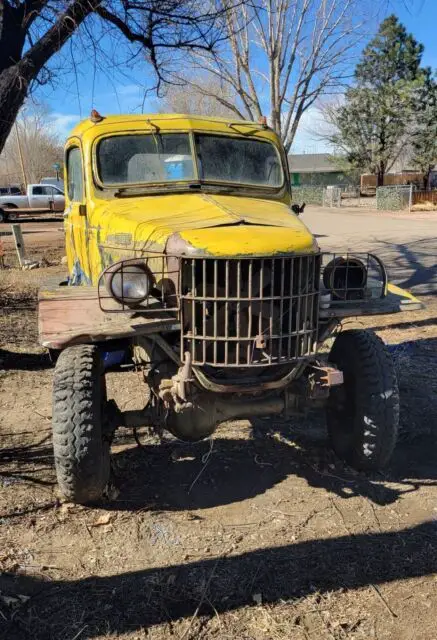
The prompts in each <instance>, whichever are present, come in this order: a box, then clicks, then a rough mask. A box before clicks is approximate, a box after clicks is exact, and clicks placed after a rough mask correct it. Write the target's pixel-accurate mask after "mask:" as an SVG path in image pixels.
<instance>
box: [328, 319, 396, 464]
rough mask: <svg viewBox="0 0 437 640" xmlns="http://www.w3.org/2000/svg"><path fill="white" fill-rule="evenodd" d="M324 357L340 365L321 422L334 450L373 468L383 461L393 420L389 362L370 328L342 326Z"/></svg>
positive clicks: (393, 428)
mask: <svg viewBox="0 0 437 640" xmlns="http://www.w3.org/2000/svg"><path fill="white" fill-rule="evenodd" d="M329 360H330V362H332V363H333V364H335V365H336V366H337V367H338V368H339V369H340V370H342V371H343V375H344V384H343V385H342V386H339V387H333V389H332V390H331V393H330V396H329V400H328V406H327V426H328V433H329V439H330V442H331V446H332V448H333V450H334V451H335V453H336V454H337V455H338V456H339V457H340V458H342V459H343V460H344V461H345V462H347V463H348V464H350V465H351V466H352V467H353V468H355V469H358V470H362V471H372V470H373V471H375V470H378V469H381V468H383V467H384V466H385V465H386V464H387V463H388V461H389V459H390V457H391V455H392V453H393V449H394V447H395V444H396V438H397V433H398V426H399V389H398V381H397V376H396V371H395V368H394V363H393V360H392V358H391V355H390V353H389V352H388V350H387V348H386V346H385V344H384V343H383V341H382V340H381V339H380V338H379V337H378V336H376V335H375V334H374V333H373V331H363V330H351V331H342V332H341V333H340V334H339V335H338V336H337V338H336V339H335V342H334V345H333V347H332V350H331V353H330V354H329Z"/></svg>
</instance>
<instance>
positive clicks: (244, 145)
mask: <svg viewBox="0 0 437 640" xmlns="http://www.w3.org/2000/svg"><path fill="white" fill-rule="evenodd" d="M195 140H196V150H197V155H198V159H199V172H200V178H201V180H205V181H208V180H211V181H214V182H233V183H238V184H241V185H255V186H262V187H280V186H281V185H282V182H283V175H282V167H281V162H280V159H279V155H278V152H277V151H276V149H275V147H274V146H273V145H272V144H270V142H261V141H260V140H254V139H253V138H251V139H248V138H231V137H226V136H211V135H203V134H196V136H195Z"/></svg>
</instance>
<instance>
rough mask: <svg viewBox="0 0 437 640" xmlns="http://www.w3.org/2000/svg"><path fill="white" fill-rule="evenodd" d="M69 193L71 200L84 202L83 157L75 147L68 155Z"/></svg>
mask: <svg viewBox="0 0 437 640" xmlns="http://www.w3.org/2000/svg"><path fill="white" fill-rule="evenodd" d="M67 192H68V197H69V198H70V200H73V201H74V202H82V200H83V173H82V155H81V153H80V149H79V148H78V147H73V148H72V149H70V150H69V152H68V155H67Z"/></svg>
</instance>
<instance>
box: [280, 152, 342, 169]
mask: <svg viewBox="0 0 437 640" xmlns="http://www.w3.org/2000/svg"><path fill="white" fill-rule="evenodd" d="M288 166H289V167H290V171H291V173H334V172H336V171H339V169H338V167H337V166H336V165H335V163H334V162H333V161H332V155H331V154H329V153H293V154H290V155H289V156H288Z"/></svg>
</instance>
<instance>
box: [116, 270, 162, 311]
mask: <svg viewBox="0 0 437 640" xmlns="http://www.w3.org/2000/svg"><path fill="white" fill-rule="evenodd" d="M107 284H108V289H109V292H110V293H111V295H112V296H113V297H114V298H115V299H116V300H117V301H118V302H120V303H122V304H126V305H128V306H136V305H138V304H140V303H141V302H143V301H144V300H145V299H146V298H147V296H148V295H149V293H150V289H151V286H152V280H151V277H150V275H149V273H148V271H147V269H146V268H145V266H143V265H138V264H122V265H121V266H120V267H119V268H118V269H117V270H115V271H113V272H112V273H110V274H109V280H108V283H107Z"/></svg>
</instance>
